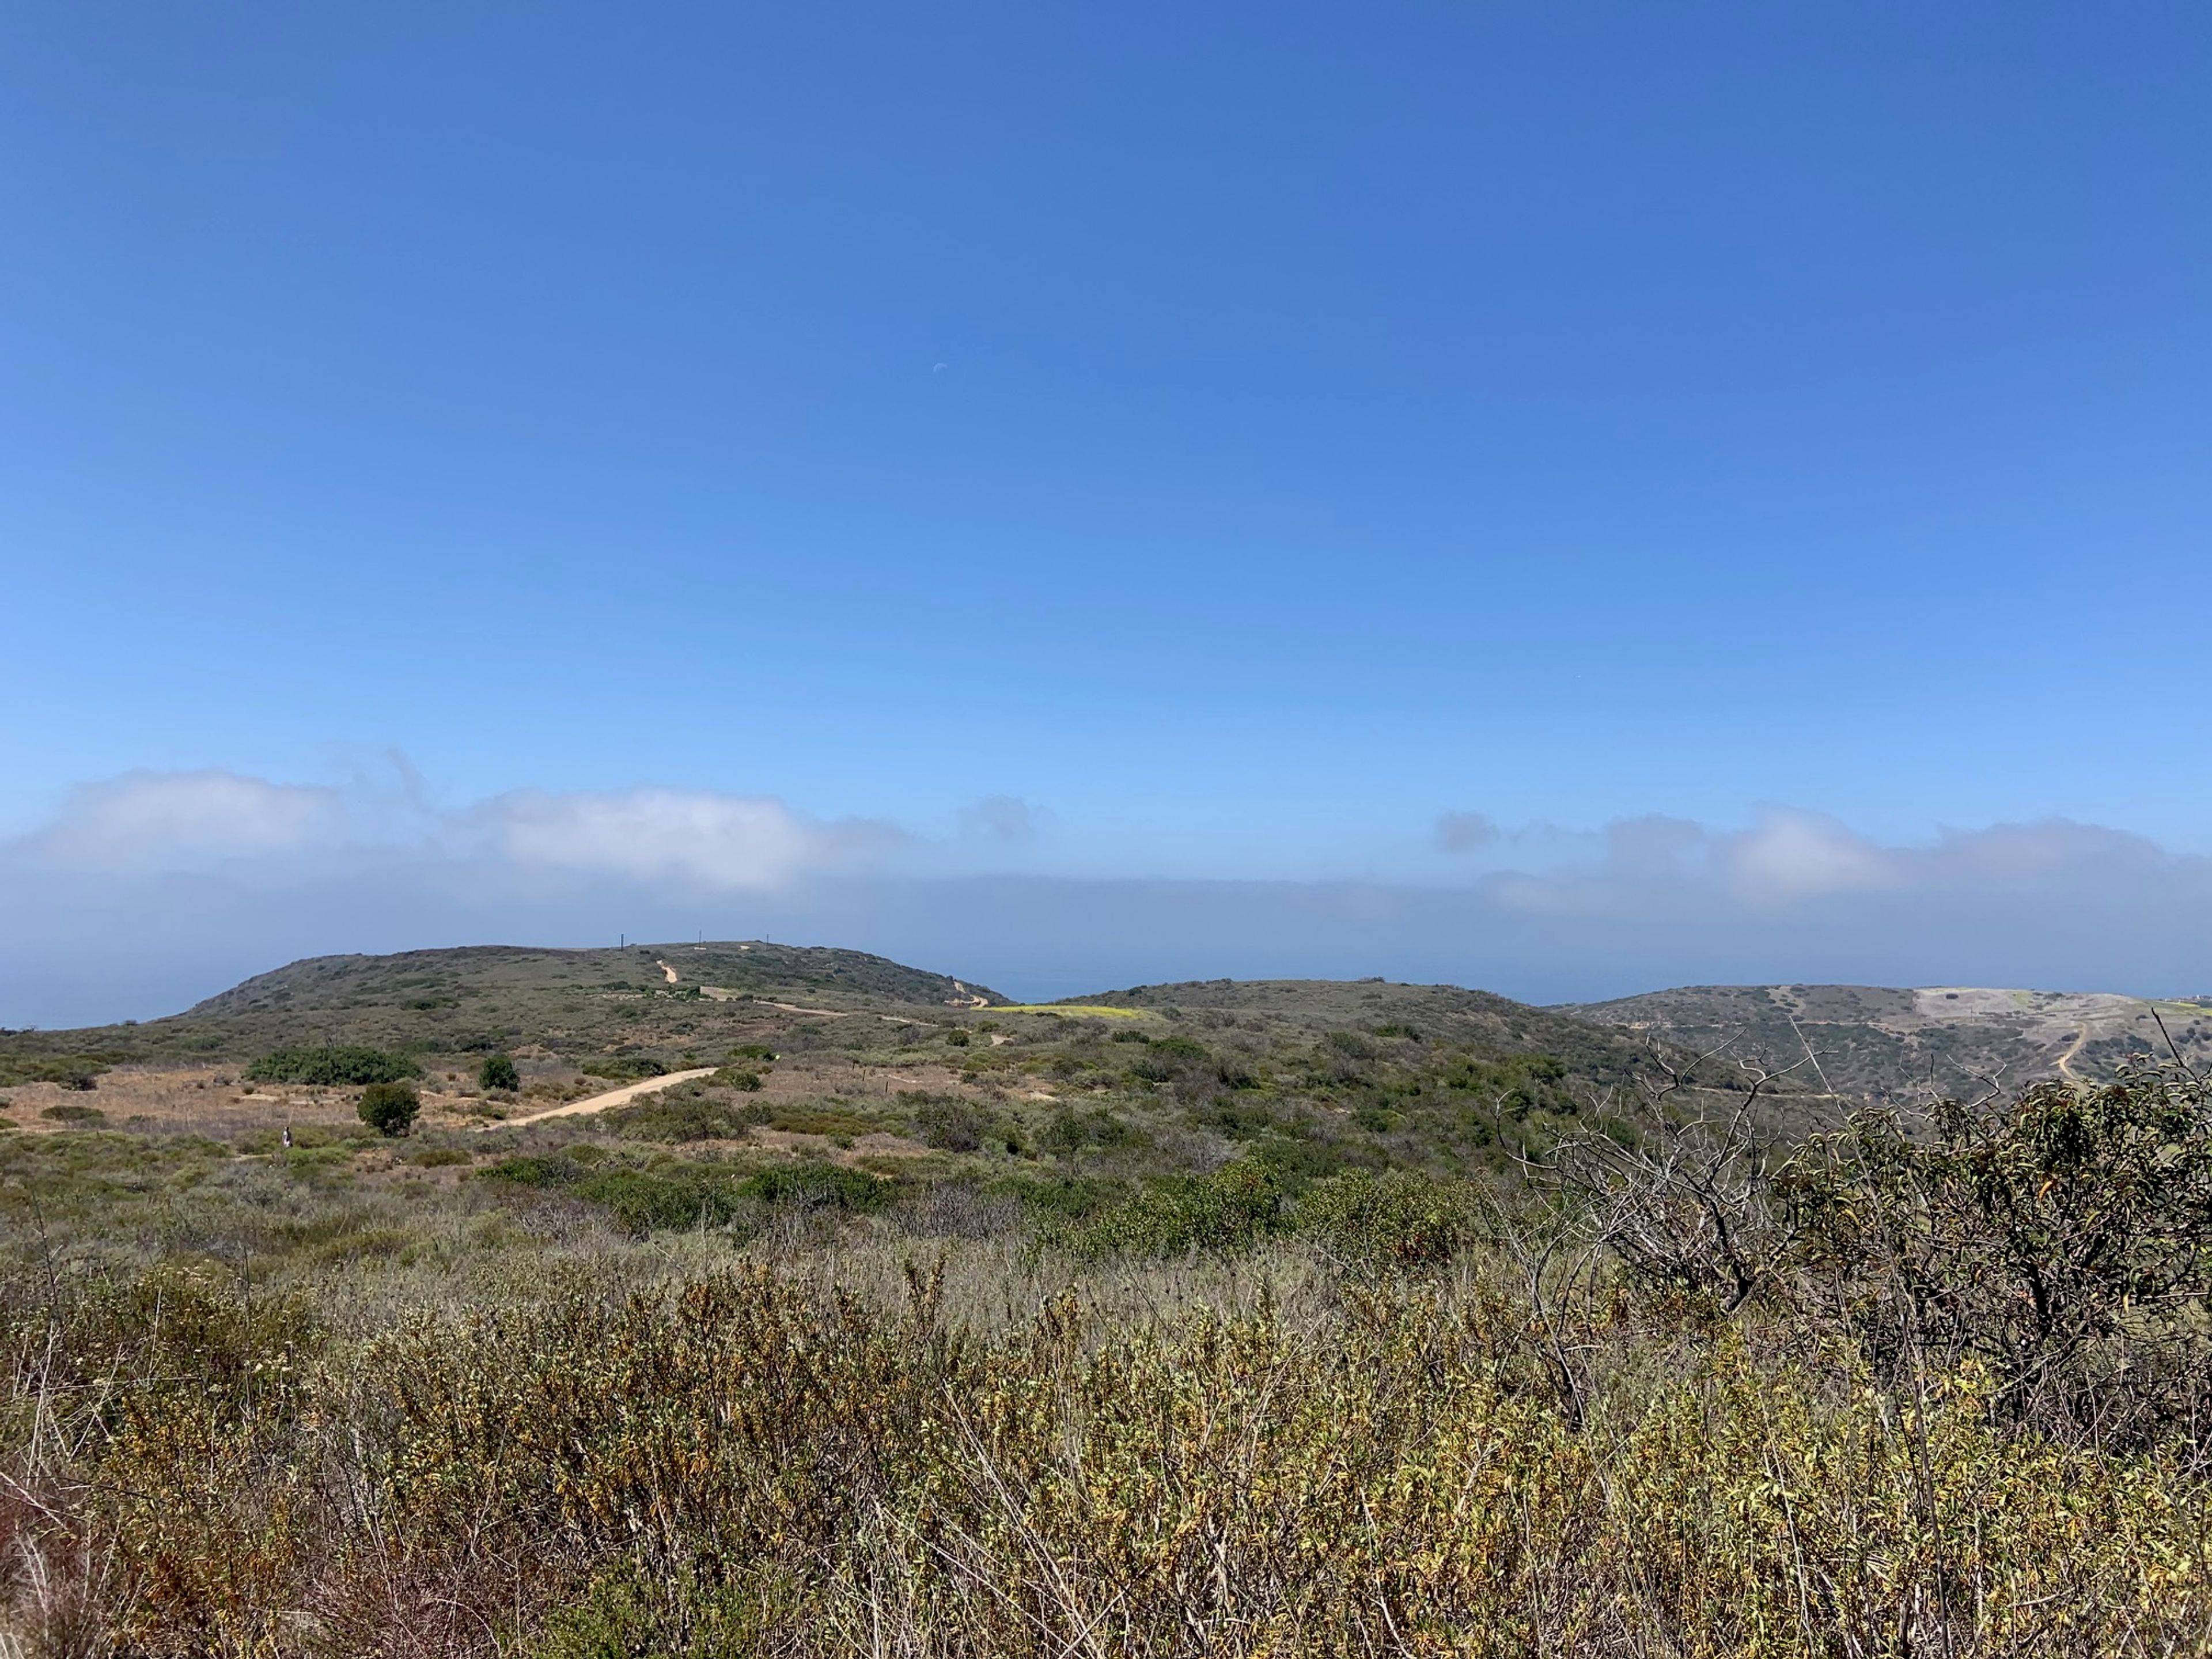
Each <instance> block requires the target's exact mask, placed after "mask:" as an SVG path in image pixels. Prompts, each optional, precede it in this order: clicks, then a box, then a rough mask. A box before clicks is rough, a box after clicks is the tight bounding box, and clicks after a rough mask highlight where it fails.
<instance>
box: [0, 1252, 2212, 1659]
mask: <svg viewBox="0 0 2212 1659" xmlns="http://www.w3.org/2000/svg"><path fill="white" fill-rule="evenodd" d="M449 1243H452V1244H453V1245H454V1246H455V1247H457V1248H458V1247H459V1246H461V1245H463V1244H464V1243H465V1239H463V1238H459V1237H457V1238H456V1239H454V1240H452V1241H449ZM750 1258H751V1259H750V1261H744V1262H740V1263H739V1264H738V1265H736V1266H732V1263H731V1261H730V1258H729V1255H728V1253H727V1248H726V1245H721V1244H720V1243H718V1242H717V1241H715V1240H714V1239H711V1238H708V1237H702V1236H699V1235H675V1236H666V1237H659V1238H656V1239H655V1240H653V1241H651V1242H650V1243H647V1244H645V1245H642V1246H639V1245H631V1244H627V1243H623V1242H621V1241H619V1240H616V1239H614V1238H612V1237H611V1236H610V1235H608V1234H606V1233H605V1231H604V1230H600V1229H596V1228H593V1227H591V1226H588V1225H579V1226H576V1227H574V1228H572V1229H570V1230H569V1231H567V1232H566V1233H563V1232H562V1231H560V1230H559V1228H558V1226H557V1225H556V1223H555V1222H554V1221H552V1220H550V1219H549V1220H547V1221H546V1222H545V1223H544V1232H543V1235H542V1236H541V1237H540V1238H539V1239H538V1248H537V1249H534V1250H533V1251H532V1252H530V1253H529V1254H527V1255H520V1254H513V1255H507V1257H505V1258H504V1259H503V1260H502V1259H501V1258H500V1257H499V1256H498V1255H497V1254H496V1253H495V1254H494V1255H493V1256H492V1258H491V1259H489V1260H485V1259H482V1258H478V1259H468V1258H465V1257H462V1256H456V1257H455V1258H454V1259H453V1261H451V1263H450V1265H449V1266H447V1267H442V1268H441V1267H437V1266H435V1264H434V1263H433V1262H432V1261H431V1258H430V1257H429V1256H428V1255H425V1256H423V1257H420V1258H418V1260H417V1262H416V1265H415V1266H414V1267H410V1268H408V1269H406V1270H404V1271H395V1272H393V1273H391V1274H389V1275H386V1276H379V1275H375V1274H367V1275H359V1274H340V1273H321V1274H319V1275H315V1276H313V1277H312V1278H309V1279H301V1280H297V1281H295V1282H294V1283H293V1284H291V1285H289V1286H287V1287H285V1288H283V1289H281V1290H264V1291H259V1292H244V1291H241V1290H240V1286H239V1285H238V1284H237V1283H236V1281H235V1280H234V1279H216V1278H215V1277H214V1276H212V1275H210V1274H209V1273H206V1272H204V1271H202V1272H197V1273H185V1272H179V1271H177V1270H175V1269H166V1268H156V1269H154V1270H152V1271H150V1272H149V1273H136V1274H131V1275H127V1276H122V1277H118V1278H114V1279H94V1280H93V1281H91V1282H85V1283H78V1284H74V1285H71V1284H66V1283H60V1282H57V1283H55V1284H52V1285H44V1286H31V1287H21V1288H19V1291H18V1294H17V1296H16V1297H15V1305H14V1308H13V1310H12V1311H11V1315H10V1318H9V1323H8V1326H7V1330H6V1336H7V1342H8V1361H9V1397H8V1405H7V1418H6V1422H7V1431H8V1449H9V1453H8V1455H9V1462H8V1465H7V1469H8V1477H9V1478H8V1482H7V1486H6V1487H5V1490H6V1491H7V1492H9V1498H8V1504H9V1508H8V1509H7V1510H6V1511H5V1513H4V1515H0V1527H4V1528H5V1529H6V1536H5V1539H4V1549H5V1551H6V1554H7V1559H8V1561H9V1571H10V1573H11V1575H12V1576H11V1578H10V1580H9V1591H10V1594H11V1595H12V1596H13V1597H14V1599H15V1605H16V1606H17V1607H19V1608H20V1609H21V1612H22V1614H23V1616H24V1617H25V1618H26V1619H27V1620H28V1621H29V1623H30V1624H31V1625H32V1626H33V1628H34V1629H36V1630H37V1631H38V1632H40V1634H41V1637H42V1639H43V1640H44V1641H45V1642H46V1644H47V1648H48V1650H51V1651H52V1652H55V1653H72V1654H87V1655H90V1654H96V1653H125V1652H128V1653H141V1654H149V1655H155V1654H175V1655H185V1654H194V1655H197V1654H209V1653H221V1654H235V1655H240V1656H243V1655H247V1654H256V1655H261V1654H266V1655H279V1654H283V1655H290V1654H300V1655H307V1654H336V1653H345V1654H355V1655H368V1654H391V1655H399V1654H410V1655H429V1654H437V1655H453V1656H459V1655H491V1654H525V1653H537V1654H540V1655H544V1656H548V1659H583V1656H587V1655H589V1656H599V1655H616V1654H629V1655H638V1656H644V1655H661V1654H666V1655H688V1654H701V1655H704V1654H710V1653H711V1654H720V1653H727V1652H747V1653H754V1652H758V1653H787V1654H794V1655H796V1654H816V1653H820V1654H852V1653H861V1652H866V1653H881V1654H911V1655H917V1656H919V1655H934V1654H944V1655H953V1654H960V1655H993V1656H996V1655H1006V1656H1013V1655H1021V1656H1030V1655H1044V1654H1052V1655H1056V1656H1057V1655H1067V1654H1094V1655H1099V1656H1105V1655H1109V1654H1114V1655H1121V1654H1130V1653H1145V1654H1163V1655H1164V1654H1179V1655H1180V1654H1189V1655H1231V1654H1234V1655H1248V1654H1263V1653H1265V1654H1288V1653H1300V1654H1304V1653H1343V1654H1353V1653H1358V1654H1378V1653H1388V1654H1445V1653H1465V1654H1508V1653H1510V1654H1523V1653H1536V1652H1543V1653H1557V1654H1591V1655H1596V1654H1680V1655H1723V1654H1771V1655H1799V1654H1804V1655H1823V1656H1826V1655H1835V1656H1847V1655H1860V1654H1866V1655H1874V1654H1894V1655H1905V1654H1946V1655H1990V1656H1995V1655H2011V1654H2022V1653H2053V1654H2060V1653H2063V1654H2075V1653H2079V1654H2084V1655H2087V1654H2098V1655H2104V1654H2135V1653H2142V1654H2150V1653H2172V1652H2182V1651H2190V1652H2193V1651H2201V1650H2203V1644H2204V1640H2205V1632H2206V1630H2207V1623H2206V1621H2207V1616H2208V1605H2212V1604H2208V1601H2207V1595H2208V1580H2207V1577H2206V1570H2205V1565H2204V1554H2203V1536H2202V1528H2203V1520H2202V1514H2203V1498H2204V1496H2205V1493H2204V1492H2203V1489H2202V1487H2201V1486H2200V1485H2199V1484H2198V1482H2197V1479H2196V1478H2195V1477H2194V1476H2193V1475H2191V1474H2188V1473H2186V1467H2187V1466H2186V1464H2185V1462H2184V1461H2183V1460H2180V1459H2178V1458H2173V1457H2166V1456H2161V1455H2142V1456H2136V1457H2132V1458H2123V1457H2114V1456H2107V1455H2100V1453H2098V1452H2097V1451H2096V1450H2095V1449H2093V1448H2086V1447H2069V1446H2063V1445H2060V1444H2057V1443H2051V1442H2049V1441H2045V1440H2040V1439H2037V1438H2034V1437H2025V1436H2021V1435H2017V1434H2009V1433H2007V1432H2005V1431H2002V1430H2001V1429H2000V1428H1999V1427H1998V1426H1997V1425H1996V1423H1995V1422H1994V1420H1993V1419H1992V1417H1991V1414H1990V1412H1989V1411H1988V1410H1987V1409H1986V1407H1987V1405H1988V1389H1987V1385H1986V1383H1985V1382H1984V1380H1983V1379H1981V1378H1979V1377H1978V1376H1976V1375H1975V1374H1973V1373H1972V1372H1971V1371H1968V1372H1966V1373H1961V1374H1957V1375H1952V1376H1944V1377H1940V1378H1929V1379H1926V1380H1925V1383H1924V1385H1923V1386H1922V1387H1920V1388H1918V1389H1916V1390H1915V1391H1914V1392H1912V1393H1911V1394H1909V1395H1904V1396H1899V1395H1896V1394H1894V1393H1885V1392H1883V1391H1881V1390H1877V1389H1874V1388H1873V1387H1871V1386H1870V1385H1869V1383H1867V1381H1866V1379H1865V1376H1864V1374H1863V1370H1860V1369H1859V1368H1858V1367H1857V1364H1856V1363H1855V1361H1854V1360H1853V1358H1852V1357H1851V1356H1850V1354H1849V1353H1848V1352H1837V1351H1833V1350H1829V1349H1823V1348H1820V1347H1817V1346H1815V1347H1810V1348H1808V1346H1806V1345H1805V1344H1804V1343H1803V1342H1802V1341H1801V1340H1796V1338H1795V1337H1794V1336H1793V1335H1792V1334H1791V1333H1790V1332H1788V1331H1786V1330H1781V1329H1765V1328H1760V1327H1759V1326H1756V1325H1753V1326H1751V1327H1748V1328H1741V1329H1739V1328H1735V1327H1715V1328H1699V1327H1696V1326H1694V1325H1686V1324H1684V1323H1683V1322H1680V1321H1679V1320H1678V1319H1675V1318H1674V1317H1673V1316H1668V1315H1666V1314H1664V1313H1663V1312H1662V1310H1655V1309H1652V1308H1649V1307H1645V1306H1643V1305H1641V1304H1638V1303H1637V1302H1635V1301H1634V1300H1633V1299H1632V1298H1631V1297H1628V1296H1627V1295H1626V1294H1625V1293H1623V1292H1619V1291H1615V1292H1611V1293H1608V1294H1607V1295H1605V1296H1603V1297H1599V1298H1597V1299H1595V1300H1593V1301H1590V1302H1589V1303H1587V1304H1578V1307H1579V1309H1580V1311H1579V1312H1577V1314H1576V1315H1575V1318H1576V1320H1577V1325H1576V1328H1575V1330H1574V1332H1573V1337H1574V1340H1575V1342H1576V1344H1577V1347H1578V1349H1579V1350H1580V1351H1581V1352H1582V1353H1583V1357H1584V1360H1585V1363H1586V1366H1587V1370H1588V1375H1589V1376H1590V1377H1591V1379H1592V1380H1593V1381H1592V1391H1591V1396H1590V1400H1589V1405H1588V1410H1587V1412H1586V1413H1583V1414H1581V1415H1580V1416H1579V1417H1577V1415H1574V1414H1571V1413H1569V1412H1567V1411H1566V1410H1565V1409H1564V1408H1563V1402H1562V1401H1561V1400H1560V1399H1559V1396H1558V1395H1557V1394H1556V1392H1555V1391H1554V1390H1553V1389H1552V1388H1551V1386H1550V1385H1549V1383H1548V1382H1547V1371H1546V1369H1545V1366H1544V1364H1542V1362H1541V1353H1540V1352H1539V1350H1538V1347H1537V1346H1536V1345H1534V1344H1532V1342H1531V1340H1530V1335H1529V1309H1528V1304H1526V1302H1525V1301H1524V1300H1522V1299H1521V1298H1520V1297H1518V1296H1517V1295H1516V1292H1515V1291H1514V1290H1513V1288H1512V1279H1511V1276H1510V1274H1509V1273H1505V1272H1504V1270H1503V1267H1502V1264H1499V1263H1497V1262H1495V1261H1492V1259H1491V1258H1488V1257H1486V1256H1478V1257H1474V1258H1470V1259H1468V1260H1465V1261H1462V1264H1461V1266H1460V1267H1459V1268H1458V1269H1457V1270H1456V1271H1455V1272H1454V1273H1452V1274H1451V1275H1450V1276H1449V1277H1448V1278H1447V1279H1443V1280H1440V1281H1436V1282H1432V1283H1430V1284H1427V1285H1412V1284H1407V1283H1401V1282H1392V1283H1389V1284H1384V1285H1359V1284H1358V1283H1352V1282H1347V1281H1346V1279H1345V1277H1344V1276H1343V1275H1342V1274H1341V1273H1340V1271H1339V1270H1338V1269H1336V1268H1335V1267H1332V1266H1331V1265H1330V1264H1328V1263H1327V1262H1325V1261H1322V1260H1320V1259H1319V1258H1317V1257H1316V1256H1314V1255H1311V1254H1310V1253H1309V1252H1307V1251H1305V1250H1304V1249H1294V1248H1285V1249H1274V1250H1272V1251H1269V1252H1266V1253H1262V1254H1260V1255H1251V1256H1245V1257H1242V1258H1234V1259H1212V1260H1194V1261H1187V1262H1182V1263H1177V1264H1168V1265H1160V1266H1153V1267H1127V1266H1123V1267H1112V1268H1108V1269H1103V1270H1098V1271H1091V1270H1084V1269H1079V1268H1077V1267H1073V1266H1071V1265H1069V1264H1067V1263H1065V1262H1061V1261H1055V1260H1054V1259H1051V1258H1049V1257H1040V1256H1039V1255H1036V1253H1035V1252H1032V1251H1025V1250H1024V1249H1021V1248H1019V1247H1018V1246H1016V1245H1014V1244H1012V1243H1007V1242H1005V1241H984V1242H981V1243H963V1244H957V1245H949V1246H948V1245H943V1244H939V1245H936V1246H930V1247H926V1248H925V1247H917V1246H916V1245H915V1243H914V1242H913V1241H910V1240H908V1241H901V1240H898V1239H896V1238H895V1237H891V1236H890V1235H889V1234H888V1233H887V1232H885V1231H884V1230H882V1229H880V1228H872V1229H860V1230H857V1231H854V1230H848V1231H845V1232H842V1233H839V1234H836V1235H833V1236H831V1237H826V1238H823V1237H816V1238H812V1239H809V1238H807V1237H805V1236H804V1232H803V1230H802V1231H799V1232H788V1233H787V1234H786V1235H784V1236H782V1237H774V1236H771V1237H767V1238H764V1239H763V1240H762V1241H761V1242H760V1243H757V1244H756V1245H755V1246H753V1247H752V1249H751V1250H750Z"/></svg>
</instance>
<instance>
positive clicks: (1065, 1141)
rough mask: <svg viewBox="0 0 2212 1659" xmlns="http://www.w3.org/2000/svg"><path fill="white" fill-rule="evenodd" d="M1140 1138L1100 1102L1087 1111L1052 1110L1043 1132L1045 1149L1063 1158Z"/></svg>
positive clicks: (1135, 1142)
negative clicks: (1098, 1105)
mask: <svg viewBox="0 0 2212 1659" xmlns="http://www.w3.org/2000/svg"><path fill="white" fill-rule="evenodd" d="M1141 1139H1143V1137H1142V1136H1140V1135H1139V1133H1137V1132H1136V1131H1135V1130H1134V1129H1133V1128H1131V1127H1129V1126H1128V1124H1127V1123H1126V1122H1124V1121H1122V1120H1121V1118H1120V1117H1119V1116H1117V1115H1115V1113H1113V1112H1111V1111H1109V1110H1108V1109H1106V1108H1105V1107H1103V1106H1101V1107H1098V1108H1097V1109H1093V1110H1091V1111H1088V1112H1079V1111H1073V1110H1071V1109H1068V1108H1066V1107H1062V1108H1061V1109H1060V1110H1059V1111H1057V1112H1054V1114H1053V1117H1052V1121H1051V1123H1050V1124H1048V1126H1047V1127H1046V1128H1045V1132H1044V1144H1045V1147H1046V1149H1047V1150H1048V1151H1049V1152H1057V1153H1059V1154H1060V1156H1061V1157H1063V1158H1070V1157H1073V1156H1074V1155H1075V1154H1076V1153H1078V1152H1088V1151H1091V1150H1092V1149H1094V1148H1096V1149H1097V1150H1100V1151H1108V1150H1111V1149H1113V1148H1115V1147H1121V1146H1134V1145H1136V1144H1137V1143H1138V1142H1139V1140H1141Z"/></svg>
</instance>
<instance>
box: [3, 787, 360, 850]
mask: <svg viewBox="0 0 2212 1659" xmlns="http://www.w3.org/2000/svg"><path fill="white" fill-rule="evenodd" d="M344 827H345V814H344V811H343V805H342V804H341V801H340V799H339V797H338V796H337V793H335V792H334V791H331V790H328V789H318V788H308V787H300V786H297V785H292V784H279V783H270V782H268V781H265V780H263V779H260V778H246V777H240V776H239V775H237V774H235V773H232V772H130V773H125V775H123V776H121V777H119V778H111V779H108V780H107V781H105V782H101V783H93V784H86V785H84V786H83V787H81V788H78V789H76V791H74V792H73V793H71V794H70V796H69V798H68V799H66V800H65V801H64V802H63V804H62V808H61V811H59V812H58V813H57V814H56V815H55V816H54V818H53V820H52V823H48V824H47V825H46V826H45V827H44V828H43V829H40V830H38V831H36V832H34V833H33V834H32V835H31V836H27V837H26V838H25V839H24V840H23V841H22V842H18V843H17V845H16V848H15V851H16V853H17V854H18V855H19V856H20V857H21V858H23V859H24V860H27V861H29V862H32V863H34V864H40V865H45V866H52V867H55V868H59V869H67V870H82V871H103V870H106V871H114V872H118V873H125V872H157V871H163V870H176V869H199V868H204V867H206V866H210V865H215V864H222V863H225V862H228V861H231V860H240V859H256V858H267V857H271V856H277V855H284V854H296V853H299V852H301V851H303V850H305V849H307V848H314V847H318V846H322V845H326V844H329V843H331V842H335V841H337V840H339V839H341V838H342V837H343V832H344Z"/></svg>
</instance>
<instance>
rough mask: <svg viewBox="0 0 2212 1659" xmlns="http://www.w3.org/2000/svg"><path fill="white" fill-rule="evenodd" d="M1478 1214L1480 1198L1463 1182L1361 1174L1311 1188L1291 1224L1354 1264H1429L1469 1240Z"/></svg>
mask: <svg viewBox="0 0 2212 1659" xmlns="http://www.w3.org/2000/svg"><path fill="white" fill-rule="evenodd" d="M1482 1213H1483V1200H1482V1196H1481V1194H1480V1192H1479V1190H1478V1189H1477V1188H1474V1186H1472V1185H1471V1184H1469V1183H1468V1182H1462V1181H1434V1180H1431V1179H1429V1178H1428V1177H1426V1176H1419V1175H1414V1174H1413V1173H1411V1172H1409V1171H1406V1170H1392V1171H1390V1172H1389V1173H1388V1174H1384V1175H1376V1174H1374V1173H1372V1172H1370V1171H1368V1170H1354V1171H1352V1172H1350V1173H1348V1174H1345V1175H1340V1176H1336V1177H1335V1178H1334V1179H1333V1180H1329V1181H1323V1182H1316V1183H1315V1184H1314V1185H1313V1186H1311V1187H1310V1188H1307V1189H1306V1190H1305V1192H1304V1193H1303V1194H1300V1196H1299V1198H1298V1203H1297V1217H1296V1222H1297V1229H1298V1231H1300V1232H1302V1233H1305V1234H1308V1235H1310V1237H1313V1238H1315V1239H1316V1240H1317V1241H1318V1242H1320V1243H1322V1244H1323V1245H1324V1246H1325V1247H1326V1248H1327V1249H1328V1250H1329V1251H1330V1252H1331V1253H1332V1254H1334V1255H1337V1256H1338V1257H1340V1258H1341V1259H1343V1260H1346V1261H1351V1262H1353V1263H1356V1264H1358V1265H1359V1266H1362V1267H1400V1268H1406V1267H1435V1266H1437V1265H1439V1264H1441V1263H1443V1262H1446V1261H1450V1260H1451V1259H1452V1258H1453V1257H1454V1256H1455V1255H1458V1254H1459V1253H1460V1252H1461V1251H1462V1250H1463V1249H1467V1247H1468V1245H1469V1244H1471V1243H1474V1241H1475V1239H1476V1238H1477V1237H1478V1236H1479V1233H1480V1222H1481V1218H1482Z"/></svg>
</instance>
